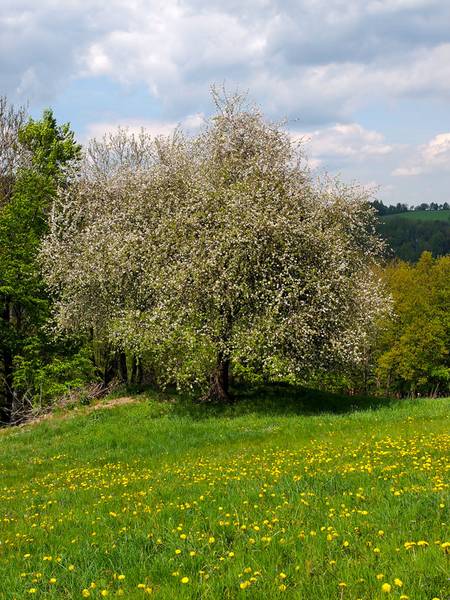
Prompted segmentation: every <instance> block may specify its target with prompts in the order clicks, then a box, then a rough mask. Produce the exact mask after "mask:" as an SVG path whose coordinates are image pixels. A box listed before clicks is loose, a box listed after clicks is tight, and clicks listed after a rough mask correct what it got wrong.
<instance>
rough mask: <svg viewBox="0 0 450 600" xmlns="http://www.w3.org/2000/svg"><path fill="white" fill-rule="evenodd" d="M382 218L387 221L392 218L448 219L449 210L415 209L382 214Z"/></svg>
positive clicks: (413, 219) (449, 219)
mask: <svg viewBox="0 0 450 600" xmlns="http://www.w3.org/2000/svg"><path fill="white" fill-rule="evenodd" d="M382 218H383V220H385V221H389V220H390V219H394V218H402V219H408V220H412V221H450V210H417V211H408V212H404V213H398V214H394V215H384V216H383V217H382Z"/></svg>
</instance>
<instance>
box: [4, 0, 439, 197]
mask: <svg viewBox="0 0 450 600" xmlns="http://www.w3.org/2000/svg"><path fill="white" fill-rule="evenodd" d="M214 83H216V84H218V85H222V84H224V85H225V86H226V88H227V89H228V90H231V91H234V90H236V89H238V90H241V91H243V92H248V95H249V98H250V99H251V100H252V101H254V102H256V103H257V104H259V106H260V107H261V109H262V111H263V112H264V114H265V115H267V117H268V118H270V119H272V120H276V121H285V122H286V127H287V128H288V129H289V131H290V132H291V133H292V135H293V136H294V137H295V138H297V139H298V138H299V137H300V138H301V139H302V140H304V151H305V153H306V155H307V156H308V157H309V163H310V165H311V167H312V168H313V169H315V170H317V172H319V173H320V172H323V171H327V172H329V173H331V174H333V175H339V176H340V177H341V178H342V179H343V180H344V181H346V182H354V181H357V182H360V183H361V184H363V185H365V186H368V187H369V188H371V189H373V190H374V193H375V195H376V197H377V198H379V199H381V200H383V201H384V202H385V203H388V204H391V203H397V202H404V203H406V204H409V205H416V204H420V203H421V202H438V203H443V202H450V2H449V1H448V0H239V1H238V0H108V1H105V0H39V1H37V0H0V95H6V96H7V97H8V99H9V100H10V101H11V102H12V103H14V104H16V105H19V104H27V106H28V107H29V111H30V113H31V114H32V115H33V116H35V117H37V116H39V115H40V113H41V112H42V110H43V109H44V108H46V107H51V108H53V109H54V112H55V115H56V117H57V119H58V120H59V121H60V122H66V121H70V123H71V125H72V128H73V129H74V130H75V132H76V134H77V137H78V139H79V140H80V141H82V142H86V141H87V140H88V139H89V138H91V137H99V136H101V135H103V133H105V132H107V131H110V130H112V129H115V128H116V127H117V126H119V125H121V126H126V127H129V128H130V129H136V128H138V127H140V126H144V127H146V128H147V129H149V130H150V131H152V132H154V133H155V134H159V133H162V134H164V133H169V132H170V131H171V130H173V128H174V127H175V126H177V125H178V124H181V126H182V127H184V128H186V129H187V130H190V131H195V129H196V128H197V127H198V126H199V125H200V124H201V123H202V122H203V119H204V118H205V117H207V116H208V115H209V114H211V112H212V111H213V107H212V104H211V98H210V87H211V85H212V84H214Z"/></svg>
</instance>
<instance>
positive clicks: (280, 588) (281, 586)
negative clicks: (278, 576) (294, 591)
mask: <svg viewBox="0 0 450 600" xmlns="http://www.w3.org/2000/svg"><path fill="white" fill-rule="evenodd" d="M278 589H279V590H280V592H285V591H286V590H287V586H285V585H284V583H280V585H279V586H278Z"/></svg>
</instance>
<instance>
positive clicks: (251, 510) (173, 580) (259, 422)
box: [0, 388, 450, 600]
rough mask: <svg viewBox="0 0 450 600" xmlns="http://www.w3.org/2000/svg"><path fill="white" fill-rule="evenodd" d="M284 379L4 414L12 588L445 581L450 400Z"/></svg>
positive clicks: (400, 589) (188, 589)
mask: <svg viewBox="0 0 450 600" xmlns="http://www.w3.org/2000/svg"><path fill="white" fill-rule="evenodd" d="M289 394H290V392H289V389H287V388H285V389H280V390H279V391H278V394H276V395H274V397H273V398H272V399H271V400H270V401H269V400H268V399H267V398H265V396H264V394H263V393H262V394H261V395H260V396H259V397H257V398H254V399H253V400H252V401H250V402H249V401H246V400H244V401H243V402H242V403H237V404H235V405H234V406H225V407H224V406H223V405H222V406H212V405H211V406H205V405H203V406H201V407H199V406H195V405H192V404H191V405H186V404H184V403H183V402H182V401H181V400H180V399H177V398H173V397H167V398H166V401H158V400H157V398H155V396H153V395H152V396H150V397H147V398H145V399H142V398H141V399H140V400H141V401H140V402H139V398H136V399H135V400H136V402H135V403H134V404H133V403H130V404H124V405H123V406H120V405H118V406H116V407H114V408H107V406H105V407H104V409H103V410H95V411H93V410H90V411H89V409H86V412H84V413H82V414H80V412H81V411H82V409H80V410H79V411H78V412H77V415H76V416H72V418H71V417H70V416H69V415H67V414H62V415H61V418H58V417H55V418H51V419H48V420H46V421H44V422H42V423H40V424H37V425H34V426H27V427H24V428H22V429H21V431H20V435H18V432H17V431H15V432H14V431H11V430H10V431H9V432H7V431H4V432H0V439H1V442H0V489H1V492H0V496H1V503H0V519H1V521H2V532H1V534H0V541H1V542H2V544H1V548H2V552H1V554H0V570H1V573H2V577H1V579H0V598H2V600H12V599H13V598H21V599H22V598H26V597H29V596H31V597H33V594H31V595H30V593H29V590H33V589H34V590H36V593H35V595H34V597H36V598H38V597H40V598H46V599H49V600H57V599H58V600H60V599H61V598H83V595H82V593H83V590H87V594H89V595H86V592H85V595H86V597H88V598H96V599H97V598H102V597H105V595H106V594H107V596H108V597H109V598H116V597H117V596H119V595H120V594H122V596H123V597H124V598H127V599H128V598H130V599H132V600H135V599H136V600H137V599H140V598H145V597H150V598H153V597H154V598H155V599H161V600H167V599H169V598H177V599H180V600H183V599H184V600H188V599H191V598H192V599H194V598H202V599H205V600H213V599H214V600H217V599H218V598H228V599H231V598H239V597H241V596H242V597H243V598H244V597H249V598H267V599H270V600H272V599H276V598H283V597H286V598H307V599H308V600H325V599H327V600H328V599H339V598H344V599H346V598H352V599H353V598H371V599H377V600H381V599H382V598H391V597H392V598H396V599H397V600H398V599H399V598H400V597H401V596H402V595H404V596H408V597H409V598H411V599H412V598H414V600H430V599H431V598H442V599H443V598H445V597H446V593H447V590H448V579H447V578H448V560H449V554H448V552H449V548H450V546H449V545H448V544H449V542H450V540H449V539H448V526H447V525H448V519H449V494H448V492H449V486H448V481H447V480H446V475H447V474H448V467H449V456H450V452H449V451H450V436H449V400H448V399H447V400H443V399H439V400H430V399H426V400H425V399H423V400H420V399H419V400H416V401H414V402H411V401H403V402H398V403H394V404H393V405H392V406H389V407H384V408H379V409H378V410H373V408H372V409H371V410H368V411H359V412H353V413H350V414H339V415H334V414H330V413H329V414H324V413H322V414H317V415H315V416H311V415H308V416H305V415H304V414H302V397H301V396H300V397H299V398H298V404H297V406H298V405H300V407H299V408H297V409H296V408H295V405H294V404H292V405H291V404H289V403H287V402H286V397H289ZM319 400H320V398H317V397H313V398H311V401H310V406H311V407H312V409H313V410H314V409H315V408H316V407H317V405H318V404H319ZM343 400H344V399H343ZM97 408H101V406H97ZM322 408H323V407H322ZM190 410H191V411H192V412H189V411H190ZM131 432H132V434H130V433H131ZM185 577H186V578H188V581H187V582H186V583H183V581H186V580H185V579H184V578H185ZM344 584H345V586H344ZM385 584H388V585H390V586H391V593H386V594H385V593H383V592H382V586H383V585H385ZM139 586H140V587H139ZM119 590H122V591H121V592H120V591H119ZM146 590H147V591H146ZM103 591H104V594H103V595H102V592H103ZM150 592H151V593H150Z"/></svg>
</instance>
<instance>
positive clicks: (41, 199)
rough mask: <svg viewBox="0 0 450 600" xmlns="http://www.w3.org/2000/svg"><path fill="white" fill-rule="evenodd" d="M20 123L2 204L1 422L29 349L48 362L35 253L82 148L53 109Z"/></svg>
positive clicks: (44, 301) (45, 301) (44, 298)
mask: <svg viewBox="0 0 450 600" xmlns="http://www.w3.org/2000/svg"><path fill="white" fill-rule="evenodd" d="M8 114H9V113H8ZM18 121H19V125H18V126H17V127H16V128H15V129H14V132H13V133H11V135H10V138H9V139H10V146H11V147H14V148H17V153H18V154H19V155H21V156H22V159H21V161H19V159H18V160H17V161H16V163H15V167H14V169H12V170H11V168H10V172H9V175H10V178H11V180H12V181H13V183H12V187H11V193H10V196H9V197H8V198H7V199H6V201H5V202H4V204H3V205H2V206H1V207H0V304H1V319H0V340H1V342H0V352H1V366H2V375H1V376H0V381H1V383H2V388H3V389H2V392H3V393H2V395H3V396H4V401H3V403H0V421H7V420H8V419H10V418H11V414H12V412H14V410H15V407H14V404H15V403H20V402H21V400H22V398H21V395H20V389H19V388H16V387H15V383H16V382H17V381H18V379H17V377H16V376H15V373H14V371H15V368H16V366H17V365H18V364H19V363H21V361H22V363H23V361H24V360H27V359H25V358H24V356H25V355H26V353H27V348H30V347H31V346H33V345H34V346H35V345H36V344H38V343H40V344H42V348H41V351H42V354H43V356H46V357H47V360H49V361H50V362H51V360H52V358H51V357H50V356H47V355H46V353H45V349H48V348H49V347H50V341H49V333H47V335H46V334H45V332H44V331H43V326H44V325H45V323H46V322H47V320H48V318H49V316H50V301H49V298H48V294H47V291H46V289H45V286H44V283H43V281H42V277H41V274H40V272H39V268H38V265H37V262H36V257H37V254H38V249H39V245H40V242H41V238H42V236H43V235H44V233H45V232H46V231H47V219H48V213H49V209H50V206H51V202H52V199H53V197H54V196H55V193H56V187H57V185H58V184H61V183H62V182H63V167H65V166H67V165H68V164H69V163H70V162H73V161H76V160H77V157H78V156H79V152H80V147H79V146H78V145H77V144H76V143H75V142H74V139H73V133H72V132H70V130H69V126H68V125H64V126H58V125H57V124H56V121H55V119H54V118H53V115H52V113H51V111H45V112H44V115H43V118H42V120H41V121H34V120H32V119H30V120H29V121H28V122H25V119H24V117H23V116H22V117H21V119H18ZM10 150H11V148H10ZM11 151H12V150H11ZM35 351H36V350H35ZM19 357H21V358H19ZM56 360H57V361H58V360H60V358H57V357H56ZM68 360H70V359H69V358H68ZM22 363H21V364H22ZM42 368H43V365H42ZM50 372H51V368H50V367H49V369H48V374H50ZM37 376H38V374H36V377H37ZM19 379H20V378H19ZM36 381H37V379H36ZM48 385H49V386H50V387H51V385H52V383H51V381H49V382H48ZM36 393H37V390H33V391H32V395H35V394H36ZM2 404H3V406H2Z"/></svg>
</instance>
